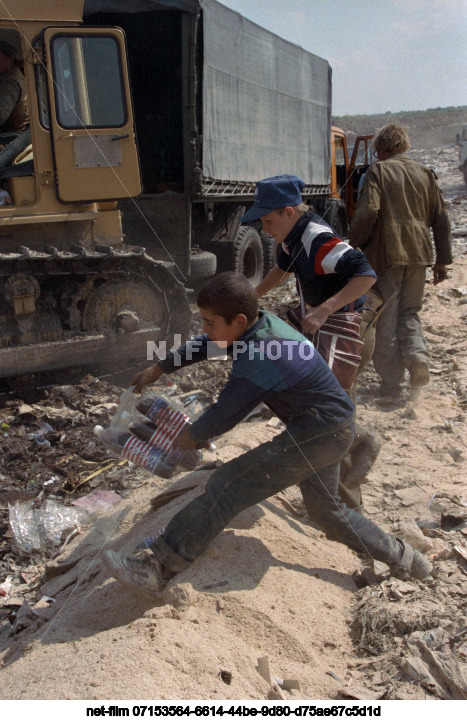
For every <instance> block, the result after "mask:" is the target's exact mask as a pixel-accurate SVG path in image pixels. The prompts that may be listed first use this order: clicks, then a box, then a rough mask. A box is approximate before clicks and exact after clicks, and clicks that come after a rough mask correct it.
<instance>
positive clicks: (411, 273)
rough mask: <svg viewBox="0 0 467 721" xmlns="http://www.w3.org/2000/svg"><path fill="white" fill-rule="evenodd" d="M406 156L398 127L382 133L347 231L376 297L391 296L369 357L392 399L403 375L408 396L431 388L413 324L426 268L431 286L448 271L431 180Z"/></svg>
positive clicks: (445, 235) (441, 211)
mask: <svg viewBox="0 0 467 721" xmlns="http://www.w3.org/2000/svg"><path fill="white" fill-rule="evenodd" d="M409 148H410V144H409V139H408V136H407V133H406V131H405V129H404V128H403V127H401V126H400V125H397V124H395V123H392V124H390V125H387V126H386V127H385V128H383V130H381V131H380V133H379V134H378V135H377V137H376V139H375V152H376V155H377V157H378V162H376V163H373V164H372V165H371V166H370V168H369V169H368V171H367V173H366V174H365V180H364V183H363V188H362V193H361V196H360V200H359V202H358V205H357V209H356V212H355V215H354V218H353V221H352V226H351V229H350V240H351V243H352V245H353V246H354V247H357V248H360V249H361V250H363V251H364V252H365V255H366V257H367V259H368V261H369V263H370V264H371V266H372V267H373V269H374V270H375V272H376V273H377V275H378V281H377V284H376V285H375V290H377V291H378V293H379V294H380V295H381V297H382V298H383V300H385V301H386V300H388V299H389V298H391V296H394V297H393V299H392V300H391V302H390V303H389V304H388V306H387V308H386V309H385V310H384V312H383V313H382V315H381V317H380V318H379V320H378V323H377V326H376V343H375V350H374V354H373V363H374V366H375V369H376V372H377V373H378V375H379V376H380V377H381V385H380V388H379V391H380V393H381V394H382V395H388V396H392V397H397V396H399V395H400V393H401V390H402V385H403V381H404V376H405V370H406V369H407V370H408V371H409V375H410V385H411V387H412V388H417V387H421V386H424V385H426V384H427V383H428V382H429V380H430V373H429V368H428V361H429V354H428V350H427V347H426V343H425V340H424V338H423V333H422V327H421V323H420V318H419V316H418V313H419V311H420V309H421V307H422V303H423V291H424V285H425V276H426V267H427V266H430V265H432V266H433V276H434V283H435V285H436V284H437V283H441V282H442V281H443V280H445V279H446V277H447V270H446V265H448V264H450V263H452V255H451V225H450V221H449V217H448V213H447V209H446V205H445V203H444V200H443V198H442V195H441V191H440V189H439V186H438V183H437V182H436V175H435V173H434V172H433V171H432V170H430V169H429V168H426V167H425V166H423V165H421V164H420V163H418V162H416V161H415V160H413V159H412V158H411V157H409V156H408V155H407V154H406V151H407V150H409ZM430 229H431V230H432V231H433V240H434V247H435V254H436V258H435V257H434V253H433V243H432V240H431V234H430Z"/></svg>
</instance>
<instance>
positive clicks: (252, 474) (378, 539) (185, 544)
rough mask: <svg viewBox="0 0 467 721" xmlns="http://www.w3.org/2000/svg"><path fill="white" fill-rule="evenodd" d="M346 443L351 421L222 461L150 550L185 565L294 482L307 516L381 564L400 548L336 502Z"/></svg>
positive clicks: (174, 567)
mask: <svg viewBox="0 0 467 721" xmlns="http://www.w3.org/2000/svg"><path fill="white" fill-rule="evenodd" d="M352 438H353V423H352V422H349V423H348V425H347V426H344V427H343V428H340V429H338V430H336V429H335V428H334V429H333V430H331V429H328V430H327V431H326V430H325V429H323V428H321V429H320V430H319V431H316V433H315V434H313V433H308V434H306V435H303V434H302V435H301V436H297V437H295V438H292V436H291V435H290V433H289V432H288V431H285V432H283V433H281V434H280V435H278V436H276V437H275V438H274V439H273V440H272V441H269V442H268V443H263V444H262V445H260V446H258V447H257V448H254V449H253V450H251V451H248V452H247V453H243V454H242V455H241V456H238V458H234V459H233V460H231V461H229V462H228V463H225V464H224V465H223V466H221V467H220V468H218V469H217V470H216V471H214V473H213V474H212V476H211V478H210V479H209V481H208V483H207V485H206V489H205V492H204V493H203V494H202V495H201V496H198V498H195V499H194V500H193V501H191V503H189V504H188V505H187V506H185V508H183V509H182V510H181V511H179V513H177V514H176V515H175V516H174V517H173V518H172V520H171V521H170V523H169V525H168V526H167V528H166V530H165V533H164V535H163V536H161V537H159V538H157V539H156V540H155V541H154V543H153V544H151V546H150V548H151V550H152V551H153V552H154V554H155V555H156V557H157V558H158V559H159V561H161V562H162V563H163V564H164V566H166V567H167V568H168V569H170V570H171V571H173V572H175V573H177V572H179V571H182V570H184V569H185V568H187V567H188V566H189V564H190V562H191V561H194V559H195V558H197V557H198V556H199V555H200V554H201V553H203V551H204V550H205V549H206V547H207V546H208V544H209V543H210V541H212V539H213V538H215V537H216V536H217V535H218V534H219V533H220V532H221V531H222V530H223V529H224V528H225V527H226V526H227V525H228V523H229V522H230V521H231V520H232V519H233V518H234V517H235V516H236V515H237V514H238V513H240V512H241V511H243V510H245V509H246V508H249V507H250V506H253V505H255V504H256V503H260V502H261V501H264V500H265V499H266V498H269V496H273V495H274V494H275V493H278V492H279V491H282V490H283V489H284V488H288V487H289V486H292V485H294V484H296V483H297V484H299V486H300V490H301V492H302V495H303V500H304V502H305V507H306V510H307V513H308V516H309V517H310V519H311V520H312V521H313V522H314V523H315V524H316V525H317V526H319V527H320V528H321V529H322V530H323V531H324V532H325V533H326V535H327V536H328V537H330V538H333V539H335V540H338V541H341V542H342V543H345V544H346V545H348V546H350V547H351V548H353V549H355V550H358V551H361V552H365V553H366V554H369V555H370V556H372V557H373V558H375V559H377V560H379V561H383V562H385V563H387V564H388V565H390V564H394V563H397V562H398V561H399V560H400V557H401V555H402V545H401V544H400V543H399V542H398V541H397V539H396V538H394V537H393V536H390V535H389V534H387V533H384V532H383V531H382V530H381V529H380V528H378V526H376V524H374V523H373V522H372V521H369V520H368V519H367V518H364V517H363V516H361V515H360V514H359V513H357V512H356V511H352V510H350V509H349V508H347V506H346V505H345V504H343V503H341V502H340V499H339V496H338V495H337V487H338V485H339V461H340V460H341V458H342V457H343V456H344V455H345V453H346V452H347V450H348V448H349V446H350V444H351V442H352Z"/></svg>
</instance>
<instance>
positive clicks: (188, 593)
mask: <svg viewBox="0 0 467 721" xmlns="http://www.w3.org/2000/svg"><path fill="white" fill-rule="evenodd" d="M162 598H163V600H164V603H169V604H170V605H172V606H173V607H174V608H176V609H177V610H183V609H186V608H188V607H189V606H193V605H194V604H195V603H196V592H195V591H194V590H193V588H192V587H191V585H190V584H188V583H174V584H173V585H170V584H169V585H168V586H167V588H166V589H165V590H164V592H163V594H162Z"/></svg>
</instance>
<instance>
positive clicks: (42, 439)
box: [32, 421, 53, 446]
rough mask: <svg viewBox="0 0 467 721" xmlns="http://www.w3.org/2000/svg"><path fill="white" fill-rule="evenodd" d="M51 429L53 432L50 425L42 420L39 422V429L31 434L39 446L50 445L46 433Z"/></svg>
mask: <svg viewBox="0 0 467 721" xmlns="http://www.w3.org/2000/svg"><path fill="white" fill-rule="evenodd" d="M51 431H52V432H53V428H52V426H51V425H49V424H48V423H45V422H44V421H41V422H40V423H39V430H38V431H36V432H35V433H34V434H33V436H32V437H33V440H35V441H36V443H37V444H38V445H39V446H50V441H48V440H47V438H46V435H47V433H50V432H51Z"/></svg>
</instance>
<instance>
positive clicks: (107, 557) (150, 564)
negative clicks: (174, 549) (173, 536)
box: [102, 550, 167, 596]
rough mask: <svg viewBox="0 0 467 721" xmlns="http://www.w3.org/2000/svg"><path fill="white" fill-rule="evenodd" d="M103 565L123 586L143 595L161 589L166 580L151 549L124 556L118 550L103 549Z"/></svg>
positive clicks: (151, 593)
mask: <svg viewBox="0 0 467 721" xmlns="http://www.w3.org/2000/svg"><path fill="white" fill-rule="evenodd" d="M102 558H103V562H104V566H105V567H106V568H107V570H108V571H109V573H110V574H111V575H112V576H113V577H114V578H115V579H116V580H117V581H119V582H120V583H121V584H122V585H123V586H127V588H130V589H131V590H133V591H137V592H139V593H143V594H144V595H146V596H147V595H153V594H155V593H157V591H161V590H162V589H163V588H164V586H165V584H166V583H167V581H166V580H164V579H163V578H162V571H161V564H160V563H159V561H158V560H157V559H156V557H155V556H154V554H153V553H151V551H143V552H140V553H138V554H137V555H134V556H126V555H124V554H123V553H121V552H118V551H110V550H109V551H104V553H103V555H102Z"/></svg>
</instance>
